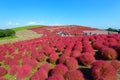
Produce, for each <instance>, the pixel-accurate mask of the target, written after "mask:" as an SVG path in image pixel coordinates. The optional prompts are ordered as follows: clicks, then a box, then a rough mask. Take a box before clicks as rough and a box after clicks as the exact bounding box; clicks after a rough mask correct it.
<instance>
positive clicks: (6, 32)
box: [0, 29, 15, 37]
mask: <svg viewBox="0 0 120 80" xmlns="http://www.w3.org/2000/svg"><path fill="white" fill-rule="evenodd" d="M14 35H15V31H13V30H12V29H5V30H0V37H8V36H14Z"/></svg>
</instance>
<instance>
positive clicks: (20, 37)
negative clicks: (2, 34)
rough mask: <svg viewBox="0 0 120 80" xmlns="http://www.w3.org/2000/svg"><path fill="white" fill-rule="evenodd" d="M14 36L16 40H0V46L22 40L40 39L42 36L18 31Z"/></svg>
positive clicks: (27, 31) (28, 31)
mask: <svg viewBox="0 0 120 80" xmlns="http://www.w3.org/2000/svg"><path fill="white" fill-rule="evenodd" d="M16 36H17V38H13V39H7V40H0V44H5V43H13V42H18V41H23V40H30V39H34V38H38V37H41V36H42V34H37V33H36V32H34V31H32V30H20V31H17V32H16Z"/></svg>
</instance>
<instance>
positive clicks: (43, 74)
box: [31, 69, 48, 80]
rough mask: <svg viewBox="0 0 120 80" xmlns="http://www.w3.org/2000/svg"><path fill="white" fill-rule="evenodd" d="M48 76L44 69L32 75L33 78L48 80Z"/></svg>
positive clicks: (32, 79) (35, 79) (34, 79)
mask: <svg viewBox="0 0 120 80" xmlns="http://www.w3.org/2000/svg"><path fill="white" fill-rule="evenodd" d="M47 78H48V74H47V72H46V71H45V70H44V69H39V70H38V71H37V72H35V73H34V75H33V76H32V77H31V80H46V79H47Z"/></svg>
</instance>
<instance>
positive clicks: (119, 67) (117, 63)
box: [111, 60, 120, 71]
mask: <svg viewBox="0 0 120 80" xmlns="http://www.w3.org/2000/svg"><path fill="white" fill-rule="evenodd" d="M111 64H112V65H113V67H114V68H115V69H116V70H117V71H118V70H120V61H118V60H112V62H111Z"/></svg>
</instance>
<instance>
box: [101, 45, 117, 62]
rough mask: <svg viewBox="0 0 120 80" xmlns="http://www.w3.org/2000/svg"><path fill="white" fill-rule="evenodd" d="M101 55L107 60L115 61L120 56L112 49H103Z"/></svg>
mask: <svg viewBox="0 0 120 80" xmlns="http://www.w3.org/2000/svg"><path fill="white" fill-rule="evenodd" d="M101 52H102V53H101V55H102V56H103V57H104V58H105V59H108V60H113V59H116V58H117V57H118V54H117V52H116V51H115V50H114V49H112V48H106V47H105V48H104V47H103V49H102V51H101Z"/></svg>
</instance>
